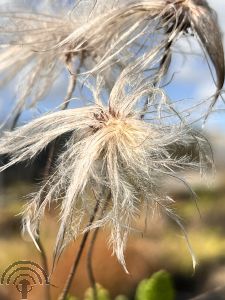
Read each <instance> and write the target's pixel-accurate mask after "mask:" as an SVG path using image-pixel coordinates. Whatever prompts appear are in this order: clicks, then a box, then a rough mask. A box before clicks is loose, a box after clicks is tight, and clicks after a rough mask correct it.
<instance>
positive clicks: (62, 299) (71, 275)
mask: <svg viewBox="0 0 225 300" xmlns="http://www.w3.org/2000/svg"><path fill="white" fill-rule="evenodd" d="M99 203H100V202H99V200H97V201H96V205H95V208H94V211H93V214H92V215H91V217H90V220H89V223H88V227H89V226H91V225H92V223H93V221H94V219H95V216H96V214H97V212H98V209H99ZM89 234H90V231H86V232H85V233H84V235H83V238H82V241H81V244H80V247H79V250H78V253H77V255H76V257H75V260H74V263H73V266H72V268H71V270H70V273H69V276H68V278H67V281H66V284H65V287H64V290H63V292H62V294H61V295H60V297H59V300H66V297H67V295H68V293H69V290H70V287H71V285H72V282H73V279H74V276H75V274H76V271H77V267H78V265H79V262H80V259H81V256H82V254H83V252H84V248H85V245H86V242H87V239H88V236H89Z"/></svg>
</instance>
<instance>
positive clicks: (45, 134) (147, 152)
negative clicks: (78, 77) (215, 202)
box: [0, 71, 210, 269]
mask: <svg viewBox="0 0 225 300" xmlns="http://www.w3.org/2000/svg"><path fill="white" fill-rule="evenodd" d="M124 74H125V71H124V72H123V73H122V75H121V77H120V78H119V79H118V81H117V82H116V84H115V85H114V87H113V89H112V91H111V94H110V97H109V99H108V101H107V104H106V103H105V104H103V103H104V102H105V101H102V99H101V96H100V95H101V91H102V87H101V84H100V83H101V80H99V81H98V82H100V83H99V84H97V87H96V88H94V89H93V97H94V104H93V105H92V106H87V107H82V108H77V109H68V110H66V111H59V112H55V113H51V114H47V115H45V116H42V117H40V118H38V119H36V120H34V121H32V122H30V123H29V124H27V125H25V126H22V127H20V128H18V129H16V130H14V131H11V132H7V133H5V134H4V136H3V137H2V139H1V140H0V154H8V155H10V157H11V159H10V161H9V163H7V164H6V165H5V166H3V167H1V168H0V171H3V170H4V169H6V168H8V167H9V166H12V165H14V164H15V163H18V162H21V161H25V160H31V159H32V158H33V157H34V156H35V155H37V154H38V153H40V152H41V151H42V150H43V149H44V148H45V147H46V146H48V145H49V144H50V143H51V142H52V141H54V140H55V139H56V138H58V137H61V136H62V135H65V134H69V137H68V138H67V141H66V143H65V145H64V149H63V151H62V153H61V154H60V155H59V157H58V160H57V162H56V164H55V170H53V172H52V174H51V176H50V177H49V179H48V180H47V182H45V183H44V184H43V186H42V187H41V189H40V190H39V191H38V192H37V193H36V194H34V195H32V197H31V202H30V203H29V204H28V205H27V207H26V209H25V212H24V219H23V224H24V230H25V231H28V232H29V234H30V235H31V237H32V239H33V240H34V242H35V241H36V239H37V237H38V228H39V223H40V220H41V218H42V216H43V214H44V212H45V209H46V206H47V207H48V205H51V204H52V203H53V202H57V203H58V204H59V206H60V208H61V212H60V219H59V222H60V228H59V232H58V236H57V240H56V247H55V254H54V259H55V261H56V260H57V259H58V257H59V255H60V254H61V252H62V251H63V249H64V248H65V246H66V245H67V244H68V243H69V242H70V241H72V240H73V239H74V238H76V237H77V236H78V235H79V234H82V233H84V232H85V231H87V230H91V229H94V228H97V227H103V226H109V227H110V228H111V234H110V237H109V241H110V244H111V245H112V248H113V252H114V253H115V254H116V256H117V258H118V260H119V261H120V263H121V264H122V265H123V266H124V268H125V269H126V264H125V259H124V250H125V247H126V242H127V237H128V233H129V232H130V231H131V230H132V228H133V227H134V226H135V220H136V219H137V218H138V217H139V215H140V209H141V206H143V205H145V207H146V217H149V216H150V215H151V212H152V211H153V210H154V208H156V207H157V208H158V209H159V210H161V211H162V212H164V213H165V214H166V215H168V216H169V217H171V218H172V219H173V220H174V221H175V222H176V223H177V224H178V225H179V226H180V228H181V229H182V231H183V233H184V235H185V237H186V240H187V242H188V247H189V250H190V253H191V255H192V259H193V265H194V266H195V263H196V261H195V257H194V254H193V252H192V249H191V246H190V244H189V241H188V238H187V235H186V233H185V230H184V228H183V226H182V224H181V222H180V220H179V218H178V217H177V216H176V214H175V213H174V212H173V210H172V207H171V204H172V202H173V200H172V199H171V198H170V197H169V196H168V194H167V193H166V191H164V190H163V189H162V185H161V182H162V180H163V179H166V178H173V179H176V180H181V181H182V182H183V183H184V184H187V183H186V182H185V181H184V179H182V178H180V177H179V171H181V170H184V169H185V170H187V169H188V168H196V167H197V168H201V169H202V170H203V171H204V168H205V167H206V166H207V163H208V162H210V151H208V150H209V149H208V148H209V146H208V144H207V142H206V141H205V139H204V138H203V137H202V136H201V134H199V133H197V132H196V131H193V130H191V129H190V128H189V127H188V126H186V125H185V124H183V123H182V122H179V123H177V124H174V125H169V124H166V122H163V120H161V119H160V114H159V115H158V113H154V111H155V109H156V107H157V105H158V103H159V100H160V103H161V106H163V109H164V110H165V111H166V110H168V112H170V111H171V108H170V105H169V104H168V105H167V103H169V102H167V101H166V95H165V94H164V93H163V91H162V90H161V89H159V88H157V87H155V86H154V85H153V84H151V83H150V82H149V80H145V79H144V78H143V77H142V76H139V77H135V78H132V77H131V78H129V77H127V76H125V75H124ZM145 97H147V98H148V110H149V113H152V115H154V116H155V117H154V119H153V120H152V122H151V123H150V122H147V121H144V120H143V119H142V118H141V116H142V110H141V109H140V107H141V106H140V103H141V102H142V101H143V99H144V98H145ZM163 103H164V104H163ZM190 143H192V144H194V145H196V147H197V149H198V152H199V153H200V155H199V156H200V158H201V159H200V161H199V160H198V159H195V158H194V157H193V156H192V155H191V154H188V152H187V151H185V154H184V155H181V156H180V157H178V155H177V153H176V148H177V147H178V146H182V147H183V148H184V149H186V148H187V147H188V146H189V145H190ZM186 152H187V153H186ZM96 201H98V203H99V209H100V211H101V213H99V212H98V216H99V217H100V219H99V218H97V220H95V221H94V222H93V224H92V225H91V226H87V225H85V222H84V218H85V217H87V216H90V215H91V214H92V213H93V209H94V206H95V205H96Z"/></svg>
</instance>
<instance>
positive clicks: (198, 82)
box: [0, 0, 225, 132]
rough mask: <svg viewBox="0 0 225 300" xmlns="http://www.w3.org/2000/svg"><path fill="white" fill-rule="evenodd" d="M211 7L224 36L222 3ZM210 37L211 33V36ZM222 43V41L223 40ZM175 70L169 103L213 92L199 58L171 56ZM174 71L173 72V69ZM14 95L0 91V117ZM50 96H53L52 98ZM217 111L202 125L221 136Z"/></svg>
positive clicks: (222, 123)
mask: <svg viewBox="0 0 225 300" xmlns="http://www.w3.org/2000/svg"><path fill="white" fill-rule="evenodd" d="M5 2H6V1H5V0H0V4H2V3H5ZM208 2H209V4H210V5H211V7H213V8H214V9H215V10H216V12H217V14H218V21H219V23H220V27H221V30H222V32H223V34H225V17H224V13H225V1H224V0H208ZM212 34H213V33H212ZM224 41H225V39H224ZM190 44H191V45H189V44H187V42H185V41H184V40H183V39H182V40H181V41H179V43H178V47H179V48H180V49H183V50H185V51H187V49H188V47H189V50H190V51H191V52H193V51H194V52H195V53H196V54H197V53H201V49H200V47H199V46H198V44H197V43H196V42H195V41H194V40H193V39H190ZM174 66H178V68H179V69H180V70H179V74H178V76H175V78H174V81H173V83H172V84H171V85H170V86H169V87H168V88H167V92H168V94H169V97H170V98H171V99H173V100H180V99H184V98H185V99H186V98H187V99H192V100H190V101H199V99H203V98H205V97H207V96H209V95H210V94H212V93H213V92H214V91H215V85H214V82H213V78H212V76H211V74H210V71H209V68H208V65H207V63H206V60H205V59H204V57H203V55H200V56H198V55H194V56H187V57H186V56H185V57H184V56H181V55H174V59H173V66H172V68H171V73H172V72H173V71H174V69H175V67H174ZM175 70H176V69H175ZM64 91H65V90H64V87H63V82H58V83H57V86H56V90H55V92H54V95H56V97H55V98H57V99H58V101H59V102H58V103H56V105H57V104H59V103H60V97H63V94H64ZM14 95H15V90H14V89H12V86H10V88H8V89H3V90H1V91H0V111H1V113H0V115H1V116H4V115H6V114H7V112H8V111H9V108H10V107H11V106H12V104H13V97H14ZM54 95H53V96H54ZM43 103H44V104H43V106H42V109H43V110H45V109H46V111H47V110H48V109H49V108H50V107H51V105H50V103H47V102H46V101H45V102H43ZM217 107H218V108H220V109H221V111H220V112H218V113H216V114H213V115H212V116H211V117H210V118H209V120H208V122H207V123H206V126H205V128H206V130H209V131H215V130H221V131H224V132H225V110H224V112H223V108H224V109H225V105H224V103H223V102H222V101H220V102H218V104H217ZM23 118H24V121H25V120H26V118H29V116H28V114H24V116H23Z"/></svg>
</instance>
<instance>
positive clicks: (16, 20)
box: [0, 0, 224, 123]
mask: <svg viewBox="0 0 225 300" xmlns="http://www.w3.org/2000/svg"><path fill="white" fill-rule="evenodd" d="M9 2H10V1H9ZM41 3H42V5H40V4H33V2H30V3H29V5H28V6H27V7H23V6H22V4H21V3H20V5H19V4H15V3H13V4H12V5H11V6H10V7H9V8H7V7H6V8H5V9H4V10H2V11H1V12H0V15H1V21H0V27H1V33H0V38H1V41H2V42H1V45H2V49H1V52H0V73H2V74H3V75H2V78H1V79H2V83H3V84H5V82H7V81H8V80H11V79H12V78H13V77H14V76H16V75H18V74H20V79H19V81H18V82H19V94H18V104H17V106H16V108H15V111H14V119H15V121H14V123H15V122H16V120H17V118H18V117H19V114H20V112H21V111H22V110H24V108H25V107H26V106H30V107H34V106H35V105H36V103H37V101H38V100H41V99H43V97H44V96H45V95H46V94H47V93H48V92H49V91H50V90H52V88H53V87H54V83H55V81H56V79H57V78H58V77H59V75H60V74H61V73H62V70H63V69H65V67H66V68H68V69H69V71H70V72H71V73H72V74H74V75H73V76H71V78H70V79H71V80H70V82H69V84H68V96H66V97H65V101H66V102H67V101H68V100H69V98H71V94H72V91H73V90H74V89H75V81H76V75H77V73H79V71H81V72H82V71H83V72H87V73H90V72H91V73H92V74H93V73H94V72H98V73H99V72H100V71H101V72H103V71H105V72H108V70H110V73H109V77H110V79H111V80H112V82H113V81H114V80H113V76H112V74H113V73H114V72H117V71H118V68H119V69H121V68H123V66H124V65H127V64H129V63H130V62H132V61H133V59H134V57H136V58H137V57H139V58H140V57H144V56H145V55H147V54H148V53H149V52H150V51H151V50H152V48H153V47H154V46H155V45H157V46H158V47H159V49H158V50H159V52H160V55H161V53H163V55H161V60H160V61H159V64H158V66H157V67H156V70H160V71H163V73H164V74H165V73H166V72H167V70H168V67H169V65H170V59H171V51H172V46H173V44H174V41H176V40H177V38H179V36H180V35H182V34H183V33H185V34H189V32H191V33H194V35H195V36H196V37H197V38H198V39H199V41H200V42H201V44H202V46H203V49H204V50H205V52H206V53H207V54H208V56H209V57H210V59H211V61H212V63H213V65H214V67H215V70H216V74H217V92H216V93H215V97H214V98H213V101H212V103H211V108H212V106H213V105H214V103H215V101H216V99H217V98H218V96H219V93H220V90H221V88H222V86H223V82H224V53H223V46H222V42H221V40H222V39H221V33H220V30H219V26H218V24H217V19H216V16H215V13H214V11H213V10H212V9H211V8H210V7H209V6H208V4H207V1H205V0H201V1H200V0H182V1H178V0H175V1H172V0H157V1H155V0H145V1H130V0H119V1H113V0H112V1H107V3H106V1H104V0H97V1H96V0H80V1H77V2H76V4H74V6H70V5H68V3H67V1H64V2H63V3H62V2H58V1H56V2H53V1H43V2H41ZM3 8H4V6H3ZM34 8H35V9H34ZM211 30H212V31H213V32H214V34H213V35H212V34H211ZM150 67H151V66H149V65H146V63H145V64H143V66H142V71H143V70H145V69H148V68H150ZM162 69H163V70H162ZM111 70H112V71H111ZM21 73H22V74H21ZM117 73H118V72H117ZM69 96H70V97H69ZM211 108H210V109H211Z"/></svg>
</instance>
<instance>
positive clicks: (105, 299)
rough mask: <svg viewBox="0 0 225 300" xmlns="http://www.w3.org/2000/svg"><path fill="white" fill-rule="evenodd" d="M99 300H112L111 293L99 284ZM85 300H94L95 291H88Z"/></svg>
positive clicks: (90, 289)
mask: <svg viewBox="0 0 225 300" xmlns="http://www.w3.org/2000/svg"><path fill="white" fill-rule="evenodd" d="M97 298H98V300H110V296H109V292H108V291H107V290H106V289H104V288H103V287H102V286H101V285H100V284H97ZM84 300H94V294H93V289H92V288H89V289H87V291H86V293H85V295H84Z"/></svg>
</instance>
